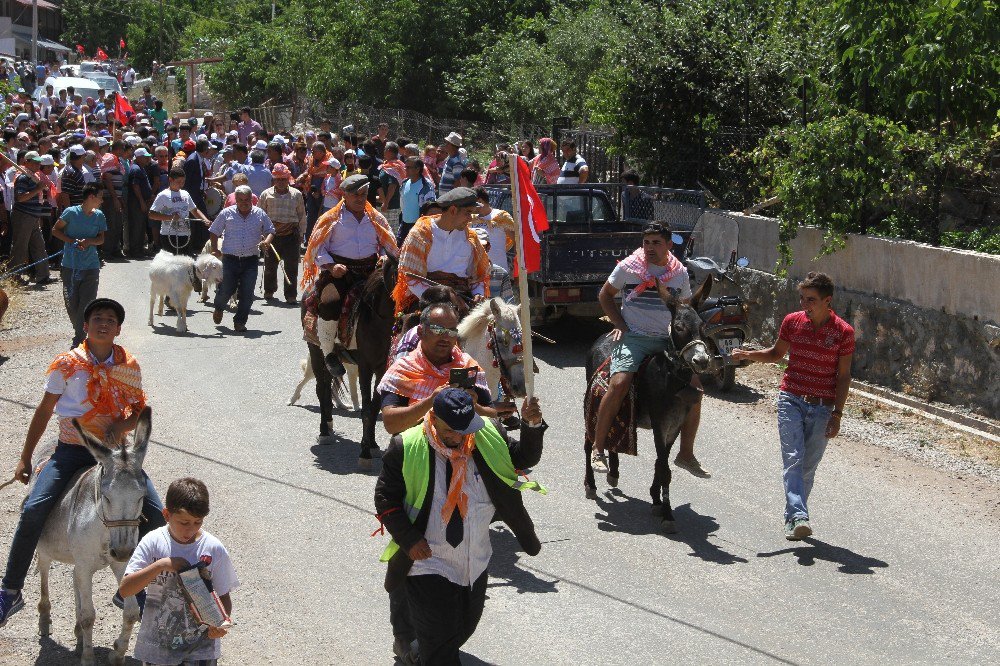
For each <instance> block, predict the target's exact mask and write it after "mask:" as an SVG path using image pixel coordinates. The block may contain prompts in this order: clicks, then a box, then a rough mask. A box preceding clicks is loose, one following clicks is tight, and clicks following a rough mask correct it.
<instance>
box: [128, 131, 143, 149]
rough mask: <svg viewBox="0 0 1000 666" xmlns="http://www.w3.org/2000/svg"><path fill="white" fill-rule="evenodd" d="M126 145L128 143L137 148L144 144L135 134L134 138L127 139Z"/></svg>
mask: <svg viewBox="0 0 1000 666" xmlns="http://www.w3.org/2000/svg"><path fill="white" fill-rule="evenodd" d="M125 143H127V144H128V145H130V146H132V147H135V146H138V145H139V144H141V143H142V139H140V138H139V137H137V136H135V135H134V134H133V135H132V136H127V137H125Z"/></svg>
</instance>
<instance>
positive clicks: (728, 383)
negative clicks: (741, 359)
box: [715, 365, 736, 393]
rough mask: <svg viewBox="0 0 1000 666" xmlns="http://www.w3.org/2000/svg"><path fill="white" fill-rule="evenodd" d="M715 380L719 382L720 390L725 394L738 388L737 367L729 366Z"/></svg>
mask: <svg viewBox="0 0 1000 666" xmlns="http://www.w3.org/2000/svg"><path fill="white" fill-rule="evenodd" d="M715 378H716V379H718V380H719V388H720V390H722V391H723V392H724V393H726V392H729V391H731V390H732V389H733V387H734V386H736V366H735V365H727V366H726V367H724V368H723V369H722V372H720V373H718V374H717V375H715Z"/></svg>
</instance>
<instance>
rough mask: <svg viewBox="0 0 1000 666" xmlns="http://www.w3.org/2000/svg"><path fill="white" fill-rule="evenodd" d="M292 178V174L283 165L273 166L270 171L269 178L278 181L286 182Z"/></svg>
mask: <svg viewBox="0 0 1000 666" xmlns="http://www.w3.org/2000/svg"><path fill="white" fill-rule="evenodd" d="M291 177H292V172H291V171H289V170H288V167H287V166H285V165H284V164H275V165H274V168H273V169H271V178H277V179H279V180H288V179H289V178H291Z"/></svg>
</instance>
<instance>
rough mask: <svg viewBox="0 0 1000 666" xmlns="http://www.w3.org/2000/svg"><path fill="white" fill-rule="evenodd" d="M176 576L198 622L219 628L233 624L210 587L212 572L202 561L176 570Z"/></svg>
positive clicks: (226, 627)
mask: <svg viewBox="0 0 1000 666" xmlns="http://www.w3.org/2000/svg"><path fill="white" fill-rule="evenodd" d="M177 577H178V578H179V579H180V582H181V590H182V591H183V592H184V597H185V598H186V599H187V602H188V606H189V607H190V608H191V612H192V613H193V614H194V617H195V619H196V620H197V621H198V623H199V624H204V625H207V626H209V627H217V628H219V629H229V628H230V627H232V626H233V621H232V620H231V619H230V617H229V614H228V613H226V609H225V608H223V606H222V601H220V600H219V595H218V594H216V593H215V589H214V588H213V587H212V573H211V572H210V571H209V570H208V568H207V566H206V565H205V563H204V562H198V563H197V564H193V565H191V566H190V567H188V568H187V569H183V570H181V571H178V572H177Z"/></svg>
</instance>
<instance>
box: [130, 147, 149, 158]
mask: <svg viewBox="0 0 1000 666" xmlns="http://www.w3.org/2000/svg"><path fill="white" fill-rule="evenodd" d="M152 156H153V155H152V154H151V153H150V152H149V151H148V150H146V149H145V148H136V149H135V152H134V153H132V157H152Z"/></svg>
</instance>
